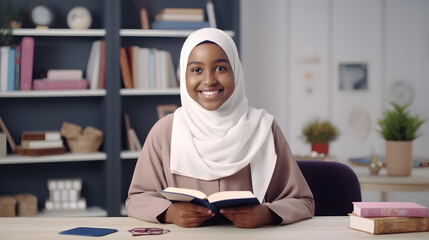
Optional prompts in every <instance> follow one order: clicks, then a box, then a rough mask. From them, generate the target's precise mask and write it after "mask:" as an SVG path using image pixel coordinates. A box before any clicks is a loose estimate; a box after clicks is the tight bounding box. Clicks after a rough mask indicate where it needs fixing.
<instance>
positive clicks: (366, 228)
mask: <svg viewBox="0 0 429 240" xmlns="http://www.w3.org/2000/svg"><path fill="white" fill-rule="evenodd" d="M349 217H350V225H349V226H350V228H352V229H355V230H359V231H363V232H367V233H371V234H374V235H377V234H389V233H406V232H425V231H429V217H371V218H369V217H368V218H366V217H360V216H358V215H356V214H353V213H350V214H349Z"/></svg>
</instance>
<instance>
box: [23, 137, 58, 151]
mask: <svg viewBox="0 0 429 240" xmlns="http://www.w3.org/2000/svg"><path fill="white" fill-rule="evenodd" d="M20 146H21V147H22V148H29V149H36V148H37V149H40V148H59V147H62V146H64V145H63V141H62V140H61V139H60V140H21V145H20Z"/></svg>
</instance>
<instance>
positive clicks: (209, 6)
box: [206, 0, 217, 28]
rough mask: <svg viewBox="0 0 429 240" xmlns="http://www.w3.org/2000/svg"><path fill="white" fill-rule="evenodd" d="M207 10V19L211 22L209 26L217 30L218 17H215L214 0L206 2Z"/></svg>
mask: <svg viewBox="0 0 429 240" xmlns="http://www.w3.org/2000/svg"><path fill="white" fill-rule="evenodd" d="M206 8H207V18H208V21H209V25H210V27H212V28H216V26H217V24H216V16H215V12H214V6H213V2H212V0H207V1H206Z"/></svg>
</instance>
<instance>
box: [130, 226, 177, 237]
mask: <svg viewBox="0 0 429 240" xmlns="http://www.w3.org/2000/svg"><path fill="white" fill-rule="evenodd" d="M128 232H130V233H132V234H133V236H141V235H160V234H163V233H168V232H170V230H168V229H163V228H133V229H131V230H128Z"/></svg>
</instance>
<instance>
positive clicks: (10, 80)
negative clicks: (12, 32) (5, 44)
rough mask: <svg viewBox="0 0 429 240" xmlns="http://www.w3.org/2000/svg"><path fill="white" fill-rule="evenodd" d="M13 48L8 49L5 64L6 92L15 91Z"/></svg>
mask: <svg viewBox="0 0 429 240" xmlns="http://www.w3.org/2000/svg"><path fill="white" fill-rule="evenodd" d="M15 52H16V50H15V48H14V47H10V48H9V55H8V63H7V91H13V90H15Z"/></svg>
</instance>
